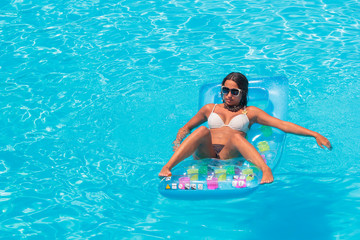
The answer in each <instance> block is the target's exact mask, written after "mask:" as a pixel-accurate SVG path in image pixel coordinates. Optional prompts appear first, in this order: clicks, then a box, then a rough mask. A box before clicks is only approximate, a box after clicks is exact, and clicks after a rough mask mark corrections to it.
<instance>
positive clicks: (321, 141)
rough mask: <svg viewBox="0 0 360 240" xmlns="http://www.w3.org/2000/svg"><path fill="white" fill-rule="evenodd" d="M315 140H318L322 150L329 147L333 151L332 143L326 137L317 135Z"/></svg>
mask: <svg viewBox="0 0 360 240" xmlns="http://www.w3.org/2000/svg"><path fill="white" fill-rule="evenodd" d="M315 139H316V142H317V144H318V145H319V146H320V147H321V148H322V149H324V146H325V147H327V148H328V149H329V150H331V149H332V146H331V143H330V141H329V140H328V139H327V138H326V137H324V136H322V135H321V134H318V135H316V136H315Z"/></svg>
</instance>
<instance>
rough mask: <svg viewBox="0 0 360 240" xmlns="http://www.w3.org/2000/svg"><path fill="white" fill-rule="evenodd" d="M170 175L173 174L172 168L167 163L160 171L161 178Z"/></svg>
mask: <svg viewBox="0 0 360 240" xmlns="http://www.w3.org/2000/svg"><path fill="white" fill-rule="evenodd" d="M170 176H171V172H170V169H169V168H168V167H167V166H166V165H165V166H164V167H163V168H162V169H161V171H160V173H159V178H163V177H170Z"/></svg>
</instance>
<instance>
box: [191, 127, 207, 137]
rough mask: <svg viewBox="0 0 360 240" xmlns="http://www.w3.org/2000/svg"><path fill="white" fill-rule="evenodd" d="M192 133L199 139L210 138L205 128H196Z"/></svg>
mask: <svg viewBox="0 0 360 240" xmlns="http://www.w3.org/2000/svg"><path fill="white" fill-rule="evenodd" d="M194 133H195V134H196V135H198V136H200V137H205V136H210V130H209V129H208V128H207V127H205V126H200V127H198V128H197V129H196V131H194Z"/></svg>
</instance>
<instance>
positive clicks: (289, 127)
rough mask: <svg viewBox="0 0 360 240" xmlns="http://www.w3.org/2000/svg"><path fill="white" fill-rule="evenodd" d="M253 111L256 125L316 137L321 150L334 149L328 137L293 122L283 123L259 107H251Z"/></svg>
mask: <svg viewBox="0 0 360 240" xmlns="http://www.w3.org/2000/svg"><path fill="white" fill-rule="evenodd" d="M251 109H252V110H253V111H252V112H253V116H254V117H253V119H254V120H253V121H254V122H256V123H259V124H262V125H267V126H271V127H276V128H278V129H280V130H282V131H284V132H287V133H293V134H297V135H302V136H311V137H314V138H315V139H316V142H317V144H318V145H319V146H320V147H321V148H324V146H326V147H327V148H328V149H332V146H331V144H330V141H329V140H328V139H327V138H326V137H324V136H322V135H321V134H320V133H317V132H314V131H311V130H309V129H307V128H304V127H301V126H299V125H296V124H294V123H292V122H287V121H283V120H280V119H278V118H275V117H272V116H270V115H269V114H267V113H266V112H264V111H263V110H261V109H259V108H257V107H251Z"/></svg>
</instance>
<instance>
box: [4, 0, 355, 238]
mask: <svg viewBox="0 0 360 240" xmlns="http://www.w3.org/2000/svg"><path fill="white" fill-rule="evenodd" d="M359 35H360V4H359V2H358V1H357V0H344V1H334V0H321V1H302V0H288V1H270V0H262V1H251V0H244V1H235V0H230V1H218V0H211V1H177V0H169V1H166V0H165V1H160V0H159V1H122V0H120V1H115V0H77V1H75V0H72V1H64V0H62V1H61V0H60V1H49V0H45V1H38V0H32V1H31V0H3V1H1V3H0V50H1V51H0V80H1V81H0V98H1V101H0V108H1V111H0V114H1V115H0V116H1V117H0V121H1V134H0V238H1V239H23V238H24V239H25V238H26V239H55V238H59V239H123V238H124V239H167V238H170V239H199V238H200V239H219V238H222V239H262V238H263V239H265V238H266V239H305V238H306V239H308V238H310V239H359V238H360V220H359V219H360V218H359V216H360V208H359V203H360V188H359V187H360V175H359V168H360V161H359V160H360V157H359V153H358V150H359V142H360V134H359V133H360V125H359V119H360V112H359V109H360V100H359V98H360V74H359V73H360V64H359V54H360V38H359ZM231 71H240V72H242V73H244V74H245V75H247V76H248V77H250V78H251V77H258V76H278V75H282V76H285V77H287V78H288V79H289V84H290V86H289V99H290V101H289V106H288V107H289V112H288V120H290V121H292V122H294V123H297V124H301V125H302V126H304V127H306V128H310V129H312V130H315V131H318V132H320V133H322V134H324V135H325V136H326V137H328V138H329V140H330V141H331V142H332V144H333V146H334V149H333V151H328V150H323V149H321V148H319V147H318V146H317V145H316V142H315V140H314V139H312V138H308V137H301V136H294V135H288V136H287V140H286V144H285V148H284V152H283V155H282V157H281V159H280V163H279V165H278V167H277V168H276V170H275V172H274V174H275V182H274V183H273V184H270V185H264V186H261V187H260V188H259V189H257V190H256V191H255V192H254V193H253V194H250V195H248V196H245V197H244V198H241V199H235V200H216V201H215V200H206V201H182V200H170V199H166V198H164V197H162V196H161V195H160V194H159V193H158V191H157V184H158V179H157V174H158V172H159V171H160V169H161V167H162V166H163V164H165V163H166V161H167V160H168V159H169V157H170V156H171V154H172V151H171V142H172V141H173V140H174V137H175V135H176V132H177V130H178V129H179V128H180V127H181V126H182V125H184V124H185V123H186V121H188V120H189V119H190V118H191V117H192V116H193V115H194V114H195V113H196V111H197V108H198V106H197V104H198V92H199V89H200V87H201V86H202V85H203V84H205V83H209V82H219V81H220V80H221V79H222V78H224V76H225V75H226V74H228V73H229V72H231Z"/></svg>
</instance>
